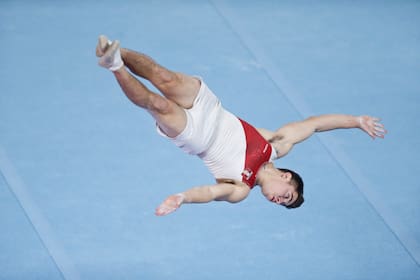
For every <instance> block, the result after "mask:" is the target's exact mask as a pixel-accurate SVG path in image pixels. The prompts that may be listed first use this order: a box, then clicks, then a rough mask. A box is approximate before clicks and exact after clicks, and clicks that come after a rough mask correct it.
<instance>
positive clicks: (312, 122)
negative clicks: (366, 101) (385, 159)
mask: <svg viewBox="0 0 420 280" xmlns="http://www.w3.org/2000/svg"><path fill="white" fill-rule="evenodd" d="M341 128H359V129H361V130H362V131H364V132H366V133H367V134H368V135H369V136H370V137H371V138H372V139H375V138H376V137H379V138H384V136H385V134H386V133H387V131H386V130H385V128H384V125H383V124H382V123H380V119H378V118H375V117H371V116H352V115H343V114H329V115H319V116H314V117H310V118H307V119H305V120H303V121H299V122H293V123H289V124H287V125H285V126H283V127H281V128H279V129H278V130H277V131H274V132H272V131H269V130H266V129H258V131H259V132H260V133H261V135H262V136H263V137H264V138H265V139H266V140H267V141H269V142H271V143H272V144H273V146H274V147H275V148H276V151H277V156H278V157H282V156H284V155H286V154H287V153H288V152H289V151H290V150H291V149H292V148H293V146H294V145H295V144H297V143H299V142H302V141H304V140H305V139H307V138H309V137H310V136H312V135H313V134H314V133H315V132H322V131H329V130H333V129H341Z"/></svg>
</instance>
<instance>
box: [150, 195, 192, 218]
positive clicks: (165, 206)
mask: <svg viewBox="0 0 420 280" xmlns="http://www.w3.org/2000/svg"><path fill="white" fill-rule="evenodd" d="M184 199H185V196H184V194H182V193H179V194H173V195H170V196H169V197H168V198H166V199H165V201H164V202H162V204H161V205H159V206H158V208H156V212H155V214H156V215H157V216H165V215H168V214H171V213H172V212H174V211H175V210H177V209H178V208H179V207H181V205H182V203H183V202H184Z"/></svg>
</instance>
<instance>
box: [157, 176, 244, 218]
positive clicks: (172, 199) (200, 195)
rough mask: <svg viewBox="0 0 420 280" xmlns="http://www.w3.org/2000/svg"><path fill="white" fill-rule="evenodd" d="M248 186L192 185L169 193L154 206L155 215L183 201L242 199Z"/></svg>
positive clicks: (225, 184) (234, 200)
mask: <svg viewBox="0 0 420 280" xmlns="http://www.w3.org/2000/svg"><path fill="white" fill-rule="evenodd" d="M249 192H250V188H249V187H248V186H246V185H245V184H243V183H238V184H235V183H218V184H215V185H208V186H201V187H194V188H191V189H189V190H187V191H185V192H182V193H179V194H174V195H170V196H169V197H168V198H166V199H165V201H163V202H162V204H160V205H159V206H158V208H156V212H155V214H156V215H157V216H165V215H168V214H170V213H172V212H174V211H175V210H177V209H178V208H179V207H181V205H182V204H185V203H207V202H211V201H227V202H231V203H236V202H240V201H242V200H244V199H245V198H246V197H247V196H248V194H249Z"/></svg>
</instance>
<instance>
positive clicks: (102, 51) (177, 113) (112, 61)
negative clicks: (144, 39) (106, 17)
mask: <svg viewBox="0 0 420 280" xmlns="http://www.w3.org/2000/svg"><path fill="white" fill-rule="evenodd" d="M96 55H97V56H98V57H99V64H100V65H101V66H103V67H105V68H108V69H110V70H111V71H112V73H113V74H114V76H115V78H116V80H117V81H118V83H119V85H120V87H121V89H122V91H123V92H124V93H125V95H126V96H127V97H128V98H129V99H130V100H131V101H132V102H133V103H134V104H136V105H137V106H139V107H141V108H143V109H145V110H147V111H148V112H149V113H150V114H151V115H152V116H153V117H154V119H155V120H156V122H157V123H158V124H159V127H160V128H161V129H162V130H163V131H164V132H165V133H166V134H167V135H168V136H169V137H175V136H177V135H178V134H179V133H181V132H182V131H183V130H184V128H185V126H186V122H187V119H186V114H185V111H184V109H183V108H182V107H180V105H179V104H177V103H176V102H175V101H172V100H171V99H169V98H166V97H163V96H161V95H159V94H156V93H154V92H152V91H150V90H149V89H148V88H147V87H146V86H145V85H144V84H142V83H141V82H140V81H139V80H138V79H136V78H135V77H134V76H133V75H132V74H131V73H130V72H128V71H127V69H126V68H125V67H124V63H123V60H122V59H121V55H120V47H119V42H118V41H114V42H112V43H111V44H109V42H108V40H107V39H106V38H104V37H100V38H99V42H98V45H97V48H96ZM134 57H137V56H134ZM140 57H142V56H140ZM131 60H132V58H128V63H129V64H130V63H131V64H135V65H138V66H136V67H133V68H134V69H136V68H139V67H140V66H143V67H144V70H141V71H140V70H139V71H138V72H141V73H142V74H143V75H144V77H145V78H146V79H150V81H155V82H157V83H161V85H160V86H161V87H163V88H165V87H168V85H165V84H164V83H165V82H163V81H161V80H160V79H163V78H162V75H161V74H159V73H158V72H159V71H160V67H158V66H154V64H153V63H152V62H151V60H150V61H149V60H145V61H144V62H136V61H131ZM156 69H158V70H156ZM168 73H172V72H170V71H168ZM165 74H166V73H165ZM165 74H164V75H165ZM164 75H163V76H164ZM165 81H166V80H165ZM168 82H169V83H172V81H168ZM173 84H174V85H175V87H176V83H175V82H173ZM176 90H177V89H176ZM176 90H174V91H176ZM170 91H171V92H172V89H171V90H170ZM173 94H174V95H175V93H173Z"/></svg>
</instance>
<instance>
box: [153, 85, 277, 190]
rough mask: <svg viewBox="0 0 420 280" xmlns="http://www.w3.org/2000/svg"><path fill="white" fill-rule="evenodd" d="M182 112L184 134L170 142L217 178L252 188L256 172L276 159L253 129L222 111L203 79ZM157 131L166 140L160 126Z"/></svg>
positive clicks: (268, 144)
mask: <svg viewBox="0 0 420 280" xmlns="http://www.w3.org/2000/svg"><path fill="white" fill-rule="evenodd" d="M185 112H186V114H187V125H186V127H185V129H184V131H183V132H181V134H179V135H178V136H176V137H175V138H170V139H171V140H172V141H173V142H174V143H175V144H176V145H177V146H178V147H180V148H181V149H183V150H184V151H185V152H187V153H189V154H193V155H197V156H198V157H200V158H201V159H202V160H203V162H204V164H205V165H206V166H207V168H208V169H209V170H210V172H211V173H212V174H213V176H214V177H215V178H216V179H233V180H238V181H243V182H244V183H246V184H247V185H248V186H249V187H250V188H253V187H254V186H255V180H256V174H257V172H258V169H259V168H260V167H261V166H262V165H263V164H264V163H265V162H269V161H272V160H273V159H274V158H275V157H276V153H275V151H274V149H273V148H272V146H271V144H270V143H269V142H267V141H266V140H265V139H264V138H263V137H262V136H261V135H260V134H259V133H258V131H257V130H256V129H255V128H254V127H253V126H251V125H250V124H248V123H247V122H245V121H243V120H241V119H239V118H238V117H236V116H235V115H233V114H232V113H230V112H229V111H227V110H225V109H224V108H223V107H222V105H221V103H220V101H219V99H218V98H217V97H216V96H215V95H214V94H213V92H212V91H211V90H210V89H209V88H208V87H207V85H206V84H205V83H204V82H203V81H202V80H201V87H200V91H199V93H198V95H197V97H196V99H195V101H194V104H193V107H192V108H191V109H186V110H185ZM158 132H159V133H160V134H161V135H163V136H165V137H167V136H166V135H165V134H164V133H163V132H162V131H161V130H160V129H159V127H158Z"/></svg>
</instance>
